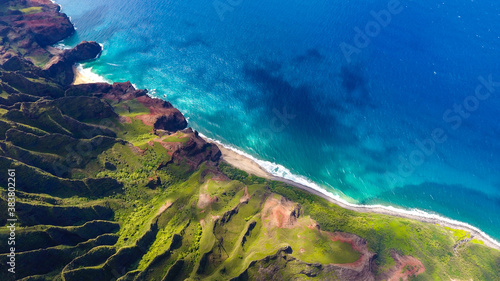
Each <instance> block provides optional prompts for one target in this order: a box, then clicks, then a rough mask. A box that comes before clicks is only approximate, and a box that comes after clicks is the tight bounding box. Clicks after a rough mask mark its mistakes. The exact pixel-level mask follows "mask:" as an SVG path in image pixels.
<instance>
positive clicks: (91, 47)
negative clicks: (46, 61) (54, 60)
mask: <svg viewBox="0 0 500 281" xmlns="http://www.w3.org/2000/svg"><path fill="white" fill-rule="evenodd" d="M101 51H102V47H101V45H99V44H98V43H96V42H94V41H91V42H89V41H83V42H81V43H80V44H78V45H77V46H76V47H74V48H73V49H70V50H66V51H65V52H64V53H63V54H62V57H63V58H64V59H65V60H66V61H68V62H73V63H75V62H82V61H87V60H92V59H95V58H97V57H98V56H99V55H100V54H101Z"/></svg>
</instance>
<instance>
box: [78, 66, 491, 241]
mask: <svg viewBox="0 0 500 281" xmlns="http://www.w3.org/2000/svg"><path fill="white" fill-rule="evenodd" d="M73 69H74V72H75V81H74V82H73V84H75V85H76V84H85V83H92V82H95V81H94V79H92V78H90V77H87V76H86V75H85V74H84V73H81V72H79V71H78V69H77V67H74V68H73ZM206 141H208V142H213V141H212V140H210V139H206ZM216 144H217V145H218V147H219V149H220V150H221V153H222V158H223V160H224V161H226V162H227V163H229V164H231V165H233V166H234V167H236V168H238V169H240V170H243V171H245V172H247V173H249V174H253V175H256V176H259V177H262V178H266V179H269V180H276V181H281V182H284V183H286V184H289V185H291V186H294V187H297V188H300V189H302V190H305V191H307V192H309V193H312V194H315V195H317V196H320V197H322V198H324V199H326V200H328V201H329V202H331V203H334V204H336V205H338V206H340V207H342V208H345V209H348V210H352V211H355V212H362V213H368V212H369V213H375V214H383V215H389V216H395V217H401V218H408V219H413V220H417V221H421V222H425V223H432V224H439V225H441V226H446V227H450V228H453V229H462V230H465V231H467V232H470V234H471V235H473V236H474V238H476V239H478V240H481V241H483V242H484V244H485V245H486V246H488V247H490V248H494V249H497V250H500V245H499V244H498V242H496V241H495V240H493V239H492V238H490V237H488V236H487V235H486V234H484V233H482V232H481V231H480V230H478V229H476V228H473V227H470V226H468V225H466V224H464V223H460V222H455V221H452V220H446V219H444V218H440V217H437V216H435V217H432V215H431V216H429V215H428V214H424V213H422V215H418V214H417V213H415V212H414V211H409V210H404V209H396V208H394V207H383V206H373V205H371V206H363V205H354V204H348V203H346V202H343V201H341V200H338V199H335V198H334V197H332V196H329V195H328V194H327V192H326V191H324V193H323V192H321V191H318V190H316V189H313V188H311V187H309V186H306V185H303V184H299V183H296V182H294V181H291V180H288V179H285V178H281V177H276V176H274V175H272V174H270V173H269V172H267V171H266V170H264V169H263V168H262V167H261V166H259V165H258V164H257V163H256V162H255V161H253V160H252V159H250V158H248V157H246V156H244V155H241V154H239V153H237V152H235V151H233V150H231V149H229V148H226V147H224V146H222V145H220V144H218V143H216Z"/></svg>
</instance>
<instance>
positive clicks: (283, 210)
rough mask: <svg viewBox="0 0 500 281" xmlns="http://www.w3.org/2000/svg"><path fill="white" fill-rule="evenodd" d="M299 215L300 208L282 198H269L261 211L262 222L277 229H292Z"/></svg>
mask: <svg viewBox="0 0 500 281" xmlns="http://www.w3.org/2000/svg"><path fill="white" fill-rule="evenodd" d="M299 215H300V206H299V205H298V204H296V203H294V202H292V201H288V200H287V199H286V198H284V197H281V199H276V198H274V197H269V198H268V199H267V200H266V202H265V203H264V208H263V209H262V221H263V222H264V223H266V224H267V225H268V226H275V227H278V228H293V227H294V226H295V224H296V222H297V218H298V217H299Z"/></svg>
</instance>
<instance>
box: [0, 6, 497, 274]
mask: <svg viewBox="0 0 500 281" xmlns="http://www.w3.org/2000/svg"><path fill="white" fill-rule="evenodd" d="M0 5H1V6H0V7H1V9H0V17H1V19H0V35H1V36H2V44H1V46H0V170H2V171H5V170H7V169H15V170H16V186H17V193H16V199H17V203H16V218H17V219H18V225H19V226H23V228H21V229H18V231H17V233H16V235H17V236H16V237H18V241H22V243H19V245H16V251H17V252H16V261H17V268H16V272H17V273H16V275H15V276H14V278H13V276H12V275H9V273H8V272H7V271H6V270H2V271H0V280H10V279H18V280H68V281H72V280H96V281H99V280H102V281H108V280H186V279H189V278H191V279H193V280H385V279H390V280H392V279H394V280H399V278H402V279H403V280H408V279H409V278H412V277H414V276H416V275H420V274H422V278H423V279H426V278H427V279H430V278H431V277H434V276H442V277H443V278H445V279H446V278H447V279H450V278H451V277H453V278H455V279H463V280H466V279H467V280H468V279H473V278H475V279H479V280H494V278H496V277H497V276H499V275H500V269H499V266H498V261H500V253H495V252H491V251H489V250H488V249H485V248H476V247H480V246H478V245H475V246H474V245H471V244H472V243H467V245H462V246H460V249H458V248H457V249H455V250H456V252H455V255H454V256H453V254H452V249H453V247H452V246H453V245H454V243H453V236H450V235H449V234H447V233H445V232H444V231H443V229H442V228H438V227H436V226H432V225H424V224H421V223H417V222H412V221H409V220H402V219H397V220H396V219H394V218H388V217H381V216H378V215H373V214H356V213H353V212H348V211H347V210H344V209H341V208H339V207H338V206H335V205H332V204H329V203H328V202H326V201H324V200H322V199H321V198H319V197H316V196H314V195H311V194H307V193H304V192H302V191H300V190H298V189H294V188H293V187H291V186H287V185H285V184H283V183H280V182H276V181H268V180H265V179H262V178H256V177H254V176H249V175H248V174H246V173H244V172H242V171H239V170H236V169H234V168H232V167H231V166H229V165H227V164H225V163H223V162H221V152H220V150H219V148H218V147H217V146H216V145H214V144H211V143H207V142H206V141H205V140H204V139H202V138H201V137H200V136H199V135H198V133H197V132H196V131H194V130H192V129H191V128H187V129H186V127H187V121H186V119H185V118H184V116H183V115H182V113H181V112H180V111H179V110H177V109H176V108H174V107H173V106H172V104H170V103H169V102H167V101H163V100H160V99H155V98H152V97H150V96H149V95H148V92H147V90H141V89H135V87H134V86H133V85H132V84H131V83H130V82H124V83H113V84H107V83H91V84H82V85H71V82H72V81H73V71H72V67H73V65H74V63H76V62H79V61H85V60H90V59H94V58H96V57H97V56H99V53H100V52H101V47H100V46H99V44H97V43H95V42H82V43H81V44H79V45H78V46H77V47H75V48H73V49H71V50H66V51H59V52H54V50H51V48H50V47H46V46H47V45H48V44H53V43H55V42H57V41H58V40H60V39H62V38H64V36H68V35H70V34H71V33H72V32H73V28H72V26H71V23H69V21H68V19H67V17H66V16H65V15H62V14H60V13H59V8H58V6H57V5H54V4H52V3H51V2H49V1H46V0H30V1H0ZM48 50H51V52H49V51H48ZM6 177H7V175H6V173H0V209H6V208H7V206H8V205H7V199H6V198H7V192H6V188H5V183H6V182H7V178H6ZM299 203H300V204H299ZM6 222H7V214H6V213H5V212H0V224H1V225H5V223H6ZM320 226H321V227H320ZM8 235H9V233H7V232H4V231H0V240H2V241H6V240H7V238H8ZM410 238H413V239H410ZM429 241H432V243H430V245H431V246H430V249H431V250H429V247H427V246H426V245H427V242H429ZM399 248H401V249H403V250H401V251H402V253H399V252H398V251H396V250H398V249H399ZM395 249H396V250H395ZM375 250H376V252H377V254H376V253H375V252H374V251H375ZM403 251H404V252H403ZM9 252H10V249H9V248H8V247H7V245H6V244H4V243H1V244H0V260H4V259H6V257H7V254H8V253H9ZM409 253H411V254H413V255H415V256H411V255H410V254H409ZM461 253H463V254H464V257H466V258H464V257H461V256H460V254H461ZM434 255H436V256H438V258H436V259H434V260H432V261H433V263H430V262H426V263H424V262H423V261H422V262H421V261H420V259H422V258H425V257H426V256H434ZM417 257H418V259H417ZM450 257H451V258H450ZM389 259H390V260H389ZM452 259H454V260H453V261H455V262H456V264H459V265H466V266H461V267H460V268H457V267H453V265H452V264H453V263H449V264H448V261H449V260H452ZM443 260H444V261H446V264H444V263H443V262H442V261H443ZM479 260H480V262H478V261H479ZM443 264H444V265H443ZM424 265H425V266H427V265H431V266H429V267H425V268H424ZM474 265H480V266H481V267H480V268H481V271H478V272H476V271H474V272H472V273H470V272H468V271H463V268H473V267H474ZM450 268H451V269H450ZM448 271H449V272H451V273H450V274H448V273H447V272H448ZM443 272H445V273H443ZM457 272H458V273H459V274H457Z"/></svg>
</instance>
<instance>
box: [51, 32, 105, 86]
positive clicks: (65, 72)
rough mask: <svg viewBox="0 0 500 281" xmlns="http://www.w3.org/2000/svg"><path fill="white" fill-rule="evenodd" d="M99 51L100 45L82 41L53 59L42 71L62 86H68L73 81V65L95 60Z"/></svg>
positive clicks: (100, 49)
mask: <svg viewBox="0 0 500 281" xmlns="http://www.w3.org/2000/svg"><path fill="white" fill-rule="evenodd" d="M101 51H102V48H101V45H99V44H97V43H96V42H87V41H83V42H81V43H80V44H78V45H77V46H76V47H74V48H73V49H69V50H65V51H64V52H62V53H61V54H59V55H57V56H55V57H53V58H52V59H51V60H50V61H49V63H47V65H46V66H45V67H44V71H45V72H46V73H47V75H48V76H50V77H52V78H53V79H55V80H56V81H57V82H59V83H61V84H62V85H66V86H67V85H70V84H71V83H73V81H74V80H75V74H74V72H73V66H74V64H75V63H78V62H82V61H87V60H91V59H95V58H96V57H98V56H99V54H100V53H101Z"/></svg>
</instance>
